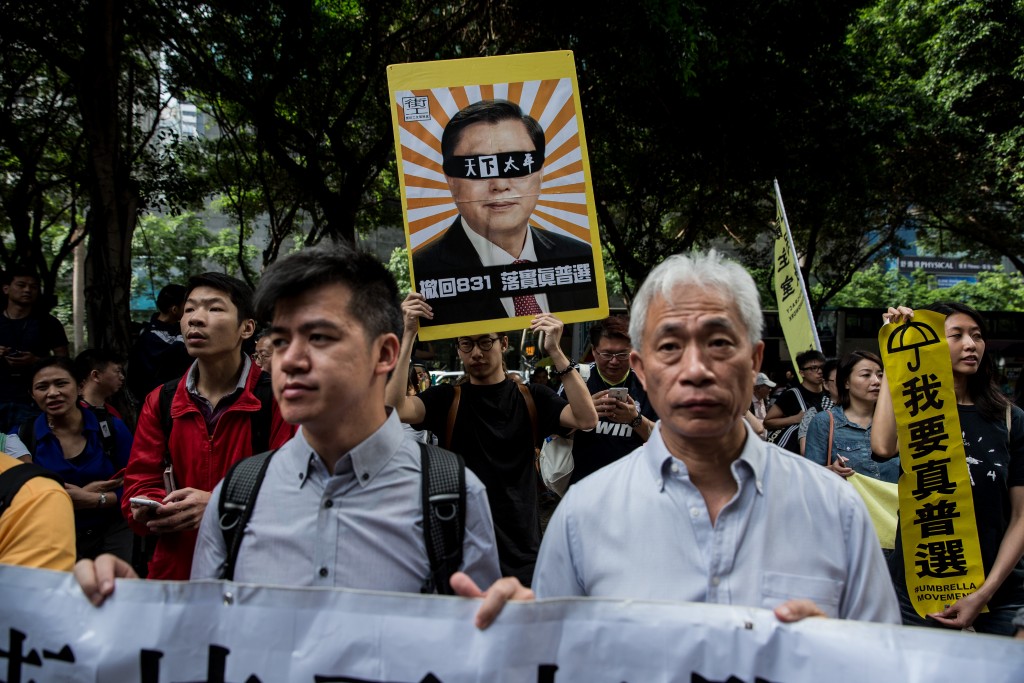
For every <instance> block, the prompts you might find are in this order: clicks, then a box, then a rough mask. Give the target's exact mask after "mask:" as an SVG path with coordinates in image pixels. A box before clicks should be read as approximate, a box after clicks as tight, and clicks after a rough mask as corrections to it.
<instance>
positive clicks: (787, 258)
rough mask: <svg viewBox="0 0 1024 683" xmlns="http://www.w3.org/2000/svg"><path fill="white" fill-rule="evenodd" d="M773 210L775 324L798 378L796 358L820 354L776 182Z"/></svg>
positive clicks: (801, 275) (805, 291)
mask: <svg viewBox="0 0 1024 683" xmlns="http://www.w3.org/2000/svg"><path fill="white" fill-rule="evenodd" d="M775 210H776V224H777V225H778V232H777V233H776V236H775V261H774V264H775V300H776V302H777V305H778V309H779V324H780V325H781V326H782V334H783V336H785V338H786V347H787V348H788V349H789V356H790V358H791V359H792V361H793V371H794V372H796V373H797V377H799V376H800V368H798V367H797V366H796V354H798V353H800V352H801V351H807V350H809V349H815V350H818V351H821V342H820V341H818V329H817V328H816V327H815V326H814V316H813V315H811V302H810V301H808V299H807V288H806V287H805V286H804V276H803V274H802V273H801V272H800V264H799V262H798V261H797V255H796V247H795V246H794V244H793V236H792V235H791V234H790V232H789V219H787V218H786V207H785V206H783V204H782V191H781V190H779V181H777V180H776V181H775Z"/></svg>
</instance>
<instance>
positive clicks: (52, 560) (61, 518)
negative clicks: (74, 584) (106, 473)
mask: <svg viewBox="0 0 1024 683" xmlns="http://www.w3.org/2000/svg"><path fill="white" fill-rule="evenodd" d="M4 436H5V435H0V441H3V440H4ZM5 447H6V446H4V445H0V451H3V450H4V448H5ZM0 564H14V565H18V566H21V567H35V568H37V569H54V570H57V571H64V572H66V571H70V570H71V567H72V566H73V565H74V564H75V513H74V510H72V508H71V497H70V496H68V492H67V491H65V490H64V486H63V484H62V483H61V481H60V479H59V478H58V477H57V476H56V475H55V474H53V473H52V472H50V471H49V470H45V469H43V468H42V467H39V466H38V465H32V464H29V463H21V462H19V461H18V460H16V459H14V458H12V457H11V456H9V455H7V453H5V452H0Z"/></svg>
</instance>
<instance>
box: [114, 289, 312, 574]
mask: <svg viewBox="0 0 1024 683" xmlns="http://www.w3.org/2000/svg"><path fill="white" fill-rule="evenodd" d="M186 289H187V293H186V295H185V308H184V315H183V316H182V318H181V332H182V336H183V337H184V338H185V346H186V348H187V349H188V353H189V355H190V356H192V357H193V358H195V359H196V360H195V362H194V363H193V364H192V367H191V368H189V370H188V372H186V373H185V376H184V377H182V378H181V380H180V381H179V382H178V384H177V388H176V389H175V391H174V395H173V398H172V399H171V402H170V426H171V429H170V433H169V434H165V433H164V425H165V423H166V422H167V420H166V418H164V417H163V415H162V412H161V401H160V393H161V390H162V387H157V388H156V389H154V390H153V391H152V392H150V394H149V396H147V397H146V402H145V404H144V405H143V408H142V412H141V414H140V415H139V423H138V427H137V428H136V432H135V442H134V445H133V446H132V453H131V457H130V459H129V461H128V468H127V471H126V473H125V481H124V498H123V500H122V503H121V507H122V510H123V511H124V513H125V516H126V517H127V518H128V522H129V524H130V525H131V527H132V528H133V529H134V530H135V532H136V533H138V534H142V535H146V534H159V535H160V540H159V542H158V543H157V548H156V552H155V553H154V554H153V559H152V560H151V561H150V563H149V578H151V579H181V580H184V579H188V578H189V573H190V572H191V569H192V554H193V551H194V550H195V543H196V534H197V531H196V530H197V529H198V527H199V522H200V521H201V520H202V518H203V512H204V511H205V510H206V504H207V501H209V499H210V491H212V490H213V487H214V486H216V484H217V482H219V481H220V480H221V479H223V478H224V475H225V474H226V473H227V471H228V469H229V468H230V467H231V465H233V464H234V463H236V462H237V461H239V460H241V459H242V458H245V457H248V456H250V455H253V433H252V429H253V423H254V422H255V421H259V420H261V419H265V412H263V411H261V405H262V403H261V401H260V399H259V398H258V397H257V393H261V394H264V395H266V398H265V400H266V401H269V402H270V403H272V404H273V405H271V406H270V426H269V434H268V438H267V442H268V443H267V447H268V448H276V447H278V446H280V445H281V444H283V443H284V442H285V441H287V440H288V439H289V438H290V437H291V436H292V434H293V432H294V427H292V426H291V425H289V424H288V423H286V422H285V421H284V420H283V419H282V418H281V412H280V410H278V407H277V404H276V403H275V402H274V401H273V398H272V397H271V396H269V393H268V392H262V391H261V392H258V391H257V385H258V383H259V382H260V377H261V375H262V371H261V370H260V368H259V367H258V366H257V365H256V364H255V363H253V362H252V360H251V359H250V358H249V357H248V355H246V354H243V353H242V343H243V342H244V341H245V340H246V339H248V338H249V337H251V336H252V335H253V332H254V331H255V329H256V323H255V320H254V319H253V318H254V313H253V307H252V306H253V304H252V290H251V289H250V288H249V287H248V286H247V285H246V284H245V283H244V282H242V281H240V280H237V279H235V278H233V277H229V276H227V275H223V274H221V273H206V274H203V275H198V276H196V277H193V278H191V279H190V280H189V282H188V285H187V287H186ZM263 381H264V382H267V381H268V380H267V379H266V377H265V376H264V380H263ZM261 412H263V414H264V417H261ZM168 460H169V462H170V472H169V473H168V474H169V476H165V471H166V470H167V469H168V468H167V461H168ZM171 480H173V481H171ZM131 498H147V499H149V500H154V501H157V502H158V503H159V504H158V505H157V506H156V507H149V506H145V505H138V504H133V503H131V502H130V499H131Z"/></svg>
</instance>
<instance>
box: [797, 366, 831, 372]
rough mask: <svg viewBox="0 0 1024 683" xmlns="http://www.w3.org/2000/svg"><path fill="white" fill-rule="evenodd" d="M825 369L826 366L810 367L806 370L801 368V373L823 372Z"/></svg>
mask: <svg viewBox="0 0 1024 683" xmlns="http://www.w3.org/2000/svg"><path fill="white" fill-rule="evenodd" d="M824 369H825V366H824V365H808V366H807V367H806V368H800V372H821V371H822V370H824Z"/></svg>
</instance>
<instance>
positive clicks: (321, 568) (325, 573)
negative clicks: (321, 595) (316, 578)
mask: <svg viewBox="0 0 1024 683" xmlns="http://www.w3.org/2000/svg"><path fill="white" fill-rule="evenodd" d="M328 573H329V572H328V571H327V567H320V576H327V574H328Z"/></svg>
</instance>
